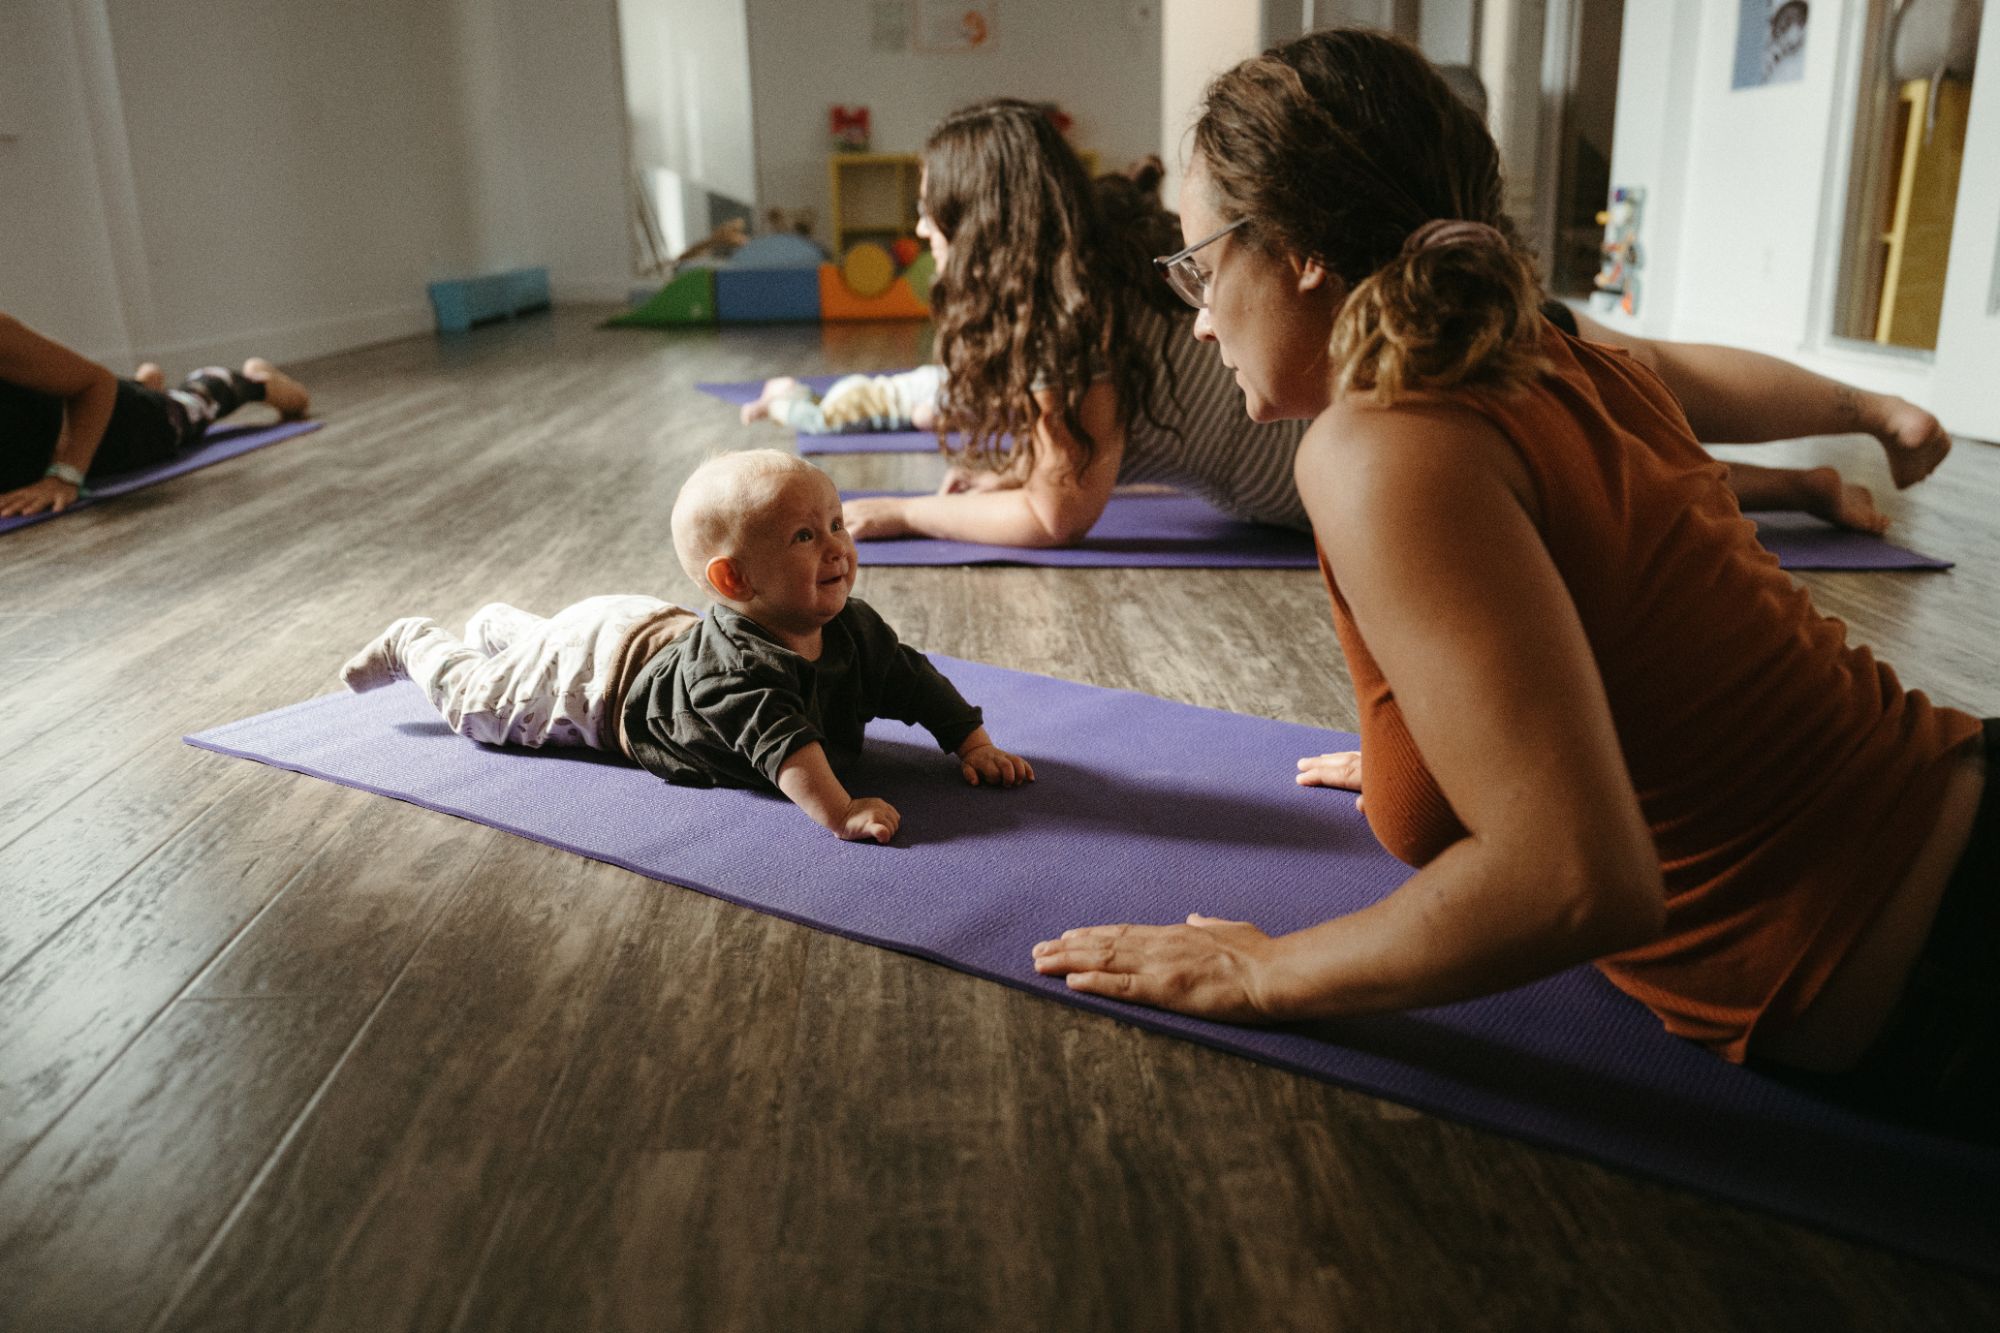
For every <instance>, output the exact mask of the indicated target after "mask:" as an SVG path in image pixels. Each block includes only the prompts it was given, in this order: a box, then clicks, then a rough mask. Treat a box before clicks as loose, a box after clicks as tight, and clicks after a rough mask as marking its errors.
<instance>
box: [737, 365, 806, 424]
mask: <svg viewBox="0 0 2000 1333" xmlns="http://www.w3.org/2000/svg"><path fill="white" fill-rule="evenodd" d="M805 391H806V387H805V386H804V385H803V384H800V383H799V382H798V381H797V380H795V379H793V378H792V377H791V376H790V375H780V376H778V377H777V378H776V379H769V380H765V381H764V388H763V391H762V392H761V393H759V394H758V395H757V401H756V402H754V403H745V404H743V424H744V425H746V426H747V425H749V424H750V423H751V422H753V421H763V420H765V419H766V418H767V417H769V416H770V415H771V404H772V403H773V402H775V401H777V400H778V399H780V398H793V397H796V396H798V395H799V394H802V393H804V392H805Z"/></svg>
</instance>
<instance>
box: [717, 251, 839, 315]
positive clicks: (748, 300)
mask: <svg viewBox="0 0 2000 1333" xmlns="http://www.w3.org/2000/svg"><path fill="white" fill-rule="evenodd" d="M715 314H716V318H717V319H720V320H721V321H722V322H723V323H725V324H769V323H775V322H778V321H782V320H817V319H818V318H819V269H817V268H736V267H734V266H733V265H732V266H728V267H723V268H718V269H716V270H715Z"/></svg>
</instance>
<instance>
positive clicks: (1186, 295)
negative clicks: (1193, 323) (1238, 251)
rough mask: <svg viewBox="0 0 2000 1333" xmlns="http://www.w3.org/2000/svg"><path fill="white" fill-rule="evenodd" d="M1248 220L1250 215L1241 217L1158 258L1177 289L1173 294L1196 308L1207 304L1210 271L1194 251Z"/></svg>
mask: <svg viewBox="0 0 2000 1333" xmlns="http://www.w3.org/2000/svg"><path fill="white" fill-rule="evenodd" d="M1249 220H1250V219H1249V218H1247V217H1241V218H1238V219H1236V221H1234V222H1232V223H1230V224H1229V225H1228V226H1226V227H1224V228H1223V229H1222V230H1221V231H1218V232H1215V233H1214V234H1212V235H1209V236H1204V237H1202V238H1201V239H1200V240H1198V241H1196V242H1195V243H1194V244H1193V245H1190V246H1189V247H1188V248H1187V249H1185V250H1176V251H1175V252H1174V253H1173V254H1170V255H1162V256H1160V257H1159V258H1158V259H1155V260H1154V261H1153V264H1154V266H1155V267H1157V268H1158V269H1159V270H1160V276H1161V277H1163V278H1165V279H1166V280H1167V286H1169V287H1171V288H1173V289H1174V295H1176V296H1178V297H1180V298H1181V300H1183V301H1186V302H1187V303H1188V304H1189V305H1191V306H1193V307H1194V308H1195V309H1196V310H1200V309H1201V308H1202V307H1204V306H1206V305H1207V304H1208V280H1209V275H1208V274H1206V273H1203V272H1202V271H1201V265H1199V264H1197V263H1195V262H1194V252H1195V251H1197V250H1199V249H1201V248H1202V247H1203V246H1204V245H1213V244H1215V243H1216V242H1217V241H1219V240H1221V239H1222V238H1223V237H1225V236H1227V235H1228V234H1229V233H1230V232H1232V231H1235V230H1236V229H1237V228H1238V227H1240V226H1242V225H1243V224H1244V223H1246V222H1248V221H1249Z"/></svg>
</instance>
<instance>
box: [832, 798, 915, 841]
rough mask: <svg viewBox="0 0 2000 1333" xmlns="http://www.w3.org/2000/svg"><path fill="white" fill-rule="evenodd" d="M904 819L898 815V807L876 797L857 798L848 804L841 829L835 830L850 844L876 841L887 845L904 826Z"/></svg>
mask: <svg viewBox="0 0 2000 1333" xmlns="http://www.w3.org/2000/svg"><path fill="white" fill-rule="evenodd" d="M902 823H903V817H902V816H901V815H899V814H897V813H896V807H895V806H893V805H890V804H889V803H888V802H887V801H884V800H881V799H880V798H878V797H874V796H857V797H855V798H854V799H853V800H851V801H849V802H848V803H847V812H846V813H845V814H843V815H841V817H840V827H839V828H836V829H835V830H834V832H835V833H838V834H839V835H840V836H841V837H842V838H844V839H845V840H847V841H848V842H867V841H869V840H871V839H872V840H874V841H875V842H878V843H886V842H888V841H889V839H891V838H893V837H895V836H896V830H897V829H898V828H900V827H901V826H902Z"/></svg>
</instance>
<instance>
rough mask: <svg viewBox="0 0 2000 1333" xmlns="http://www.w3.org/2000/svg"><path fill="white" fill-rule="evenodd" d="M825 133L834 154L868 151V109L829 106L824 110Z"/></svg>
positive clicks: (862, 107) (863, 107)
mask: <svg viewBox="0 0 2000 1333" xmlns="http://www.w3.org/2000/svg"><path fill="white" fill-rule="evenodd" d="M826 122H827V132H828V135H829V137H830V139H831V142H832V146H833V151H834V152H836V153H865V152H867V151H868V108H867V107H865V106H830V107H828V108H827V109H826Z"/></svg>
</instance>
